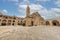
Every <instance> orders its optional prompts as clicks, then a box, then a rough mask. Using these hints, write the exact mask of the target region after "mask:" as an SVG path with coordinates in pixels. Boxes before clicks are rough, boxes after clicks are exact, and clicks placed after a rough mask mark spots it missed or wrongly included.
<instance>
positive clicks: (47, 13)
mask: <svg viewBox="0 0 60 40" xmlns="http://www.w3.org/2000/svg"><path fill="white" fill-rule="evenodd" d="M19 7H20V8H22V9H24V10H22V12H25V10H26V7H27V5H19ZM29 7H30V10H31V13H33V12H39V13H40V14H41V15H42V17H44V18H45V19H46V18H54V17H59V16H60V15H59V14H58V13H60V9H59V8H51V9H50V10H47V9H46V8H45V7H43V6H42V5H39V4H31V5H29ZM20 10H21V9H20Z"/></svg>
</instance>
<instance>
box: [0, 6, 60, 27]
mask: <svg viewBox="0 0 60 40" xmlns="http://www.w3.org/2000/svg"><path fill="white" fill-rule="evenodd" d="M15 25H22V26H39V25H53V26H60V19H58V21H57V19H55V20H52V19H51V20H44V18H43V17H41V16H40V14H39V13H38V12H34V13H32V14H31V15H30V7H29V6H27V8H26V17H25V18H20V17H16V16H7V15H3V14H0V26H15Z"/></svg>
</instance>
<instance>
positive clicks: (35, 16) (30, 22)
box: [23, 6, 45, 26]
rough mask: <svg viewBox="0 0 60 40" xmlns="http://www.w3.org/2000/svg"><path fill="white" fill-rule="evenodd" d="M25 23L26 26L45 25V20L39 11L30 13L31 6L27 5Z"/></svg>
mask: <svg viewBox="0 0 60 40" xmlns="http://www.w3.org/2000/svg"><path fill="white" fill-rule="evenodd" d="M23 23H24V24H25V25H26V26H37V25H44V24H45V21H44V18H42V17H41V16H40V14H39V13H38V12H34V13H32V14H31V15H30V8H29V6H27V8H26V17H25V18H24V19H23Z"/></svg>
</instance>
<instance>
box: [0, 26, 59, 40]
mask: <svg viewBox="0 0 60 40" xmlns="http://www.w3.org/2000/svg"><path fill="white" fill-rule="evenodd" d="M0 40H60V27H58V26H33V27H22V26H0Z"/></svg>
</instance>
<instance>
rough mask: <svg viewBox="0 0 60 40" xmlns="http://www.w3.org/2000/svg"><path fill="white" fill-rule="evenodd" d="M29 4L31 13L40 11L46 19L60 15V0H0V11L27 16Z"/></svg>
mask: <svg viewBox="0 0 60 40" xmlns="http://www.w3.org/2000/svg"><path fill="white" fill-rule="evenodd" d="M27 6H29V7H30V13H31V14H32V13H34V12H39V14H40V15H41V16H42V17H43V18H44V19H50V18H59V17H60V0H0V12H1V13H3V14H4V15H9V16H17V17H25V16H26V7H27Z"/></svg>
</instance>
